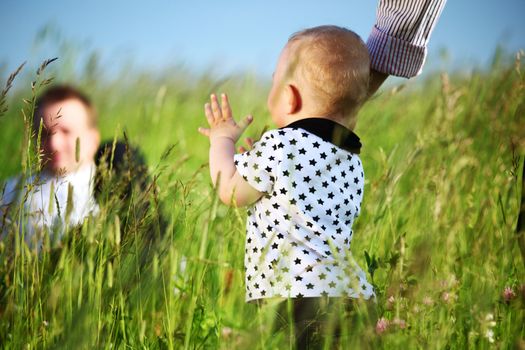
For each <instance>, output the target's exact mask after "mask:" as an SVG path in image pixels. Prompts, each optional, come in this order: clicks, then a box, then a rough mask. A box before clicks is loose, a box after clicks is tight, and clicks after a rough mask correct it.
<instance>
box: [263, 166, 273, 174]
mask: <svg viewBox="0 0 525 350" xmlns="http://www.w3.org/2000/svg"><path fill="white" fill-rule="evenodd" d="M264 170H265V171H266V172H267V173H271V172H272V168H270V167H269V166H267V167H266V168H264Z"/></svg>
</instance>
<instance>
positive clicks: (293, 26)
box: [0, 0, 525, 75]
mask: <svg viewBox="0 0 525 350" xmlns="http://www.w3.org/2000/svg"><path fill="white" fill-rule="evenodd" d="M376 5H377V2H376V1H374V0H359V1H357V0H353V1H352V0H346V1H343V0H326V1H318V0H288V1H276V0H265V1H260V0H252V1H240V0H237V1H234V0H223V1H220V2H219V1H212V0H208V1H204V0H193V1H179V0H172V1H168V0H151V1H148V2H146V1H140V2H139V1H124V0H106V1H104V0H92V1H83V2H73V1H66V0H50V1H26V0H2V1H1V2H0V43H1V45H0V63H2V64H3V67H4V69H7V71H12V70H14V69H15V68H16V67H17V66H18V64H20V63H21V62H23V61H28V64H29V65H30V66H37V65H38V64H39V63H40V62H41V61H42V60H43V59H45V58H50V57H56V56H58V57H63V56H64V55H65V53H64V51H63V50H62V49H61V48H60V42H63V41H64V40H65V41H67V42H70V43H74V44H75V45H78V46H79V47H81V48H82V49H83V50H85V51H86V52H87V51H89V50H92V49H96V50H98V51H99V52H100V54H101V58H102V63H103V64H104V65H105V66H107V67H109V68H110V69H118V68H119V67H120V66H122V64H123V63H124V62H130V61H132V62H134V63H136V64H137V65H140V66H145V67H148V68H162V67H163V66H165V65H167V64H181V63H182V64H185V65H187V66H188V67H190V68H191V69H193V70H197V71H199V70H203V69H209V68H211V69H214V70H215V71H218V72H221V73H229V72H232V71H235V70H249V71H252V72H255V73H257V74H261V75H271V73H272V70H273V67H274V65H275V61H276V60H277V57H278V55H279V51H280V49H281V47H282V46H283V45H284V43H285V42H286V40H287V38H288V36H289V35H290V34H291V33H293V32H295V31H297V30H300V29H302V28H305V27H310V26H315V25H320V24H337V25H342V26H346V27H349V28H351V29H353V30H355V31H356V32H357V33H358V34H360V35H361V36H362V37H363V38H364V39H366V37H367V36H368V33H369V32H370V29H371V27H372V25H373V23H374V19H375V9H376ZM473 6H475V7H473ZM524 14H525V0H500V1H493V0H478V1H472V0H470V1H467V0H449V1H448V3H447V6H446V7H445V10H444V12H443V14H442V17H441V19H440V22H439V23H438V25H437V28H436V30H435V32H434V35H433V37H432V40H431V42H430V46H429V67H436V66H440V65H443V62H441V61H440V60H439V58H438V57H439V53H440V52H441V50H442V49H444V48H446V49H447V51H448V54H449V59H448V65H449V66H451V67H458V66H461V67H469V66H474V65H479V64H485V63H487V62H488V61H489V60H490V58H491V57H492V55H493V53H494V50H495V47H496V46H497V45H498V44H500V45H503V46H504V47H505V48H506V49H507V50H508V51H511V52H513V51H517V50H518V49H519V48H525V24H524V23H525V21H524V20H523V18H522V17H523V15H524ZM43 28H47V30H48V34H47V36H46V38H47V39H46V40H45V42H44V43H42V42H41V40H35V39H36V38H37V37H38V36H37V33H39V32H40V33H41V32H42V29H43ZM58 64H60V63H58Z"/></svg>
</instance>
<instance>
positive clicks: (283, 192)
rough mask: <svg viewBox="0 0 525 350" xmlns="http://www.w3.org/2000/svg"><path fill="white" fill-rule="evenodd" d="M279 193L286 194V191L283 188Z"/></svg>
mask: <svg viewBox="0 0 525 350" xmlns="http://www.w3.org/2000/svg"><path fill="white" fill-rule="evenodd" d="M279 192H281V194H286V193H287V192H288V191H286V188H284V187H283V188H281V189H280V191H279Z"/></svg>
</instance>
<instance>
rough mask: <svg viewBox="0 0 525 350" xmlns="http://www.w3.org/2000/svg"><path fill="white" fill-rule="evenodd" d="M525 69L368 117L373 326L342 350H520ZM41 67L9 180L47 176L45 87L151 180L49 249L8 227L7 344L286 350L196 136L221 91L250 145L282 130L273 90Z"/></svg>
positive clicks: (407, 86) (3, 299)
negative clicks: (249, 286)
mask: <svg viewBox="0 0 525 350" xmlns="http://www.w3.org/2000/svg"><path fill="white" fill-rule="evenodd" d="M524 60H525V57H524V56H523V54H517V55H516V56H511V57H509V56H508V55H504V54H503V55H500V54H496V55H495V56H494V62H493V63H492V65H490V66H487V67H484V68H478V69H471V70H469V71H468V72H463V71H457V72H449V73H439V72H437V73H435V74H430V75H428V76H427V77H426V78H425V79H419V78H418V79H415V80H413V81H405V82H403V84H404V85H397V86H395V87H388V88H385V89H383V90H382V91H380V93H378V94H377V95H376V96H375V97H373V98H372V99H371V100H370V101H369V102H368V103H367V104H366V105H365V106H364V108H363V110H362V112H361V113H360V116H359V121H358V123H357V128H356V133H357V134H358V135H359V136H360V137H361V140H362V143H363V145H364V146H363V149H362V152H361V158H362V161H363V164H364V168H365V177H366V183H365V195H364V200H363V204H362V205H363V206H362V213H361V216H360V217H359V218H358V219H357V222H356V224H355V225H354V232H355V235H354V239H353V242H352V249H353V255H354V258H355V259H356V260H357V262H358V263H359V264H360V265H361V266H362V267H363V268H364V269H365V270H367V277H368V278H369V280H370V281H372V282H373V284H374V286H375V288H376V293H377V313H378V319H377V323H376V321H375V320H374V324H373V325H372V326H366V323H365V322H364V320H363V319H360V318H359V317H361V318H367V317H369V315H367V314H366V313H362V314H359V317H357V318H355V319H354V322H353V323H350V324H345V327H344V329H343V335H344V337H343V338H342V339H341V344H340V348H342V349H360V348H374V349H464V348H474V349H491V348H496V349H508V348H516V349H525V239H524V234H521V235H519V234H517V233H516V220H517V217H518V212H519V205H520V194H521V174H522V173H521V172H522V170H521V169H522V168H521V167H522V166H523V155H524V154H525V65H524V62H523V61H524ZM44 65H45V64H44ZM42 68H43V69H41V70H39V72H34V71H30V70H29V69H28V68H27V67H24V68H23V69H22V72H21V73H20V74H19V75H18V76H17V77H15V78H14V79H15V83H16V84H15V86H14V87H13V88H12V89H11V90H10V91H8V92H6V94H4V95H5V98H3V99H2V102H1V106H0V107H1V108H0V110H2V109H4V108H5V109H6V110H5V111H4V112H3V113H2V115H0V149H1V150H2V152H1V161H0V164H1V166H0V183H2V182H3V181H4V180H6V179H7V178H9V177H11V176H14V175H16V174H18V173H21V172H23V173H25V174H32V173H34V172H35V171H37V169H38V163H39V162H38V161H39V159H38V157H37V154H36V152H35V151H34V149H35V142H34V141H32V140H31V138H30V136H29V133H30V131H29V129H28V125H29V124H28V123H29V120H30V119H31V115H32V112H33V104H34V97H35V95H38V93H39V91H42V89H43V88H45V86H46V85H48V84H49V79H53V80H54V81H60V82H63V81H68V82H72V83H74V84H75V85H77V86H79V87H81V88H82V89H84V90H85V91H86V92H87V93H88V94H89V95H91V96H92V98H93V101H94V102H95V104H96V106H97V109H98V113H99V115H100V120H99V126H100V129H101V133H102V136H103V139H106V140H107V139H110V140H111V139H114V138H119V139H124V137H127V139H128V140H129V142H130V143H131V144H133V145H138V146H139V147H140V149H141V150H142V152H143V153H144V155H145V158H146V162H147V165H148V173H149V180H150V183H149V185H148V187H147V189H146V190H143V189H142V190H141V189H139V188H134V192H133V195H132V196H131V198H128V199H127V200H120V197H119V196H118V194H116V192H117V193H118V191H116V189H118V188H120V187H119V186H120V185H119V183H118V181H129V180H130V179H133V177H134V176H135V173H134V172H133V169H130V170H129V171H126V172H125V176H124V178H123V179H121V180H118V179H115V178H111V172H108V174H107V178H108V182H107V183H108V184H109V185H107V186H106V188H105V192H104V193H103V196H102V199H101V201H100V207H101V210H100V213H99V215H98V216H97V217H94V218H90V219H88V220H86V222H85V223H84V224H83V225H82V226H81V227H76V228H75V227H73V228H71V229H70V230H69V232H68V234H67V235H66V236H65V237H64V239H63V240H62V241H61V242H52V240H50V239H48V238H46V239H44V241H43V246H42V248H41V250H40V251H39V252H37V251H36V250H35V249H31V248H29V247H27V246H26V245H25V244H24V243H23V240H22V239H21V238H20V232H22V231H23V229H17V228H11V229H10V231H9V232H8V233H7V235H6V237H4V239H3V240H2V241H1V242H0V344H1V347H2V348H4V349H41V348H46V349H47V348H49V349H54V348H64V349H92V348H103V349H115V348H117V349H150V348H152V349H157V348H159V349H165V348H166V349H288V348H290V346H291V343H290V342H289V340H288V339H287V335H288V333H287V331H283V332H276V331H275V329H274V327H273V322H274V315H275V308H276V306H275V305H273V304H270V305H268V306H265V307H258V306H256V305H253V304H247V303H245V301H244V262H243V259H244V239H245V218H246V214H245V210H244V209H242V208H240V209H234V208H228V207H226V206H224V205H222V204H221V203H220V202H219V201H218V199H217V197H216V195H215V193H214V191H213V188H212V186H211V184H210V180H209V174H208V167H207V161H208V160H207V158H208V140H207V139H206V138H205V137H202V136H201V135H200V134H198V132H197V128H198V127H199V126H203V125H205V118H204V114H203V105H204V103H205V102H206V101H207V99H208V98H209V95H210V93H211V92H227V93H228V94H229V96H230V101H231V102H232V105H233V110H234V113H235V115H236V118H240V117H241V116H245V115H246V114H249V113H251V114H253V116H254V118H255V121H254V123H253V125H252V126H250V128H249V129H248V131H247V134H246V136H251V137H253V138H255V139H256V138H257V137H258V136H259V135H260V134H261V133H262V132H263V130H265V128H268V127H273V126H272V125H271V124H270V123H271V122H270V118H269V116H268V113H267V111H266V94H267V91H268V88H269V79H268V80H261V79H259V78H256V77H254V76H253V75H251V74H242V73H239V74H234V75H232V76H228V77H223V76H219V75H217V74H215V73H213V72H212V71H210V72H203V73H191V72H189V71H187V70H185V69H184V68H183V67H178V66H174V67H168V68H164V69H162V70H152V71H146V70H139V69H131V68H130V69H129V70H126V69H124V70H122V72H121V73H119V74H112V75H109V76H108V75H105V74H104V68H103V67H100V66H98V65H97V64H96V60H94V61H90V60H88V61H87V64H86V67H85V69H83V70H80V71H78V70H77V71H75V72H73V71H71V70H67V72H68V73H65V71H66V69H65V68H64V63H63V62H62V61H61V60H57V61H55V62H52V63H50V64H49V65H48V66H47V67H45V68H44V67H42ZM9 73H11V72H5V71H4V72H3V81H2V88H3V86H4V85H5V84H6V82H9V81H8V76H9ZM32 82H34V83H33V84H32ZM4 95H2V97H3V96H4ZM124 133H125V135H126V136H124ZM17 215H18V216H19V217H18V222H20V223H21V222H23V217H24V211H23V210H20V211H19V212H18V214H17ZM327 348H328V347H327Z"/></svg>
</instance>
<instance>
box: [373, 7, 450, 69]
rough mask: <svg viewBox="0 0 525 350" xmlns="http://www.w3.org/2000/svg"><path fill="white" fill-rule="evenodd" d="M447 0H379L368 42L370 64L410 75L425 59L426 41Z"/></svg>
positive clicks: (421, 65) (421, 66) (419, 67)
mask: <svg viewBox="0 0 525 350" xmlns="http://www.w3.org/2000/svg"><path fill="white" fill-rule="evenodd" d="M445 3H446V0H380V1H379V5H378V7H377V16H376V17H377V18H376V23H375V25H374V27H373V28H372V32H371V33H370V36H369V37H368V40H367V43H366V45H367V46H368V51H369V52H370V63H371V68H372V69H375V70H376V71H379V72H382V73H386V74H389V75H395V76H398V77H405V78H411V77H414V76H416V75H418V74H419V73H421V70H422V68H423V64H424V63H425V58H426V54H427V43H428V40H429V38H430V34H431V33H432V30H433V29H434V27H435V25H436V23H437V20H438V18H439V16H440V15H441V12H442V11H443V7H444V6H445Z"/></svg>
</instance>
